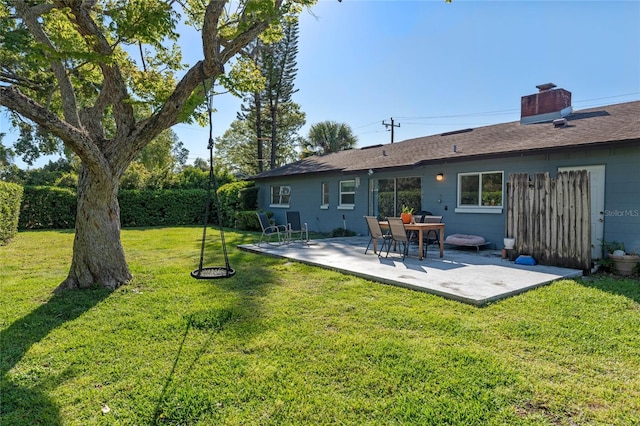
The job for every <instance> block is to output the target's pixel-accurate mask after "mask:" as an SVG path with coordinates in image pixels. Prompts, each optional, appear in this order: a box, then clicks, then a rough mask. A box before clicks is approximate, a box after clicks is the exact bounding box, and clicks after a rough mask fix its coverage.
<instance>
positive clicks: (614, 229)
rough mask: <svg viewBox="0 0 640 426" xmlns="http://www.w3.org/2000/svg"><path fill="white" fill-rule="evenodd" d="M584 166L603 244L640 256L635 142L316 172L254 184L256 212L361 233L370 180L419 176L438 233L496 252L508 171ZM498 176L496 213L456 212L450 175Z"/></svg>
mask: <svg viewBox="0 0 640 426" xmlns="http://www.w3.org/2000/svg"><path fill="white" fill-rule="evenodd" d="M588 165H604V166H605V210H604V215H603V220H604V235H603V237H604V240H605V241H614V240H615V241H621V242H624V243H625V246H626V247H627V249H629V250H637V251H639V252H640V143H635V144H626V145H617V146H612V147H602V148H594V147H589V148H584V147H582V148H578V147H576V148H575V149H569V150H563V151H562V152H550V153H540V154H532V155H522V154H519V155H512V156H504V157H495V158H486V159H482V160H467V161H457V162H442V163H440V164H430V165H425V166H421V167H415V168H407V169H399V170H390V171H380V172H378V171H376V172H375V173H374V174H373V175H369V174H368V173H360V174H352V173H339V172H337V173H336V172H333V173H332V172H329V173H317V174H306V175H294V176H281V177H274V178H267V179H260V180H258V181H257V182H256V184H257V185H258V186H259V187H260V191H259V208H261V209H264V210H268V211H272V212H273V213H274V218H275V220H276V223H279V224H284V223H285V212H286V211H287V210H291V211H299V212H300V214H301V218H302V220H303V221H304V222H307V223H308V226H309V230H310V231H316V232H324V233H326V232H329V231H331V230H333V229H335V228H342V227H343V226H346V228H347V229H350V230H352V231H355V232H356V233H358V234H361V235H367V233H368V230H367V226H366V223H365V221H364V219H363V216H364V215H367V214H374V215H375V214H377V212H375V211H373V212H372V211H370V205H369V181H370V179H380V178H385V179H386V178H395V177H420V178H421V180H422V208H423V210H428V211H430V212H431V213H433V214H434V215H442V216H443V222H445V224H446V225H445V227H446V228H445V229H446V234H447V235H450V234H455V233H464V234H475V235H482V236H483V237H485V239H487V240H488V241H491V242H493V243H494V244H495V245H496V246H497V247H501V244H502V239H503V238H504V236H505V218H506V214H505V208H504V206H505V205H506V199H505V197H506V181H507V180H508V176H509V174H510V173H529V174H531V175H533V174H534V173H540V172H549V173H550V174H551V176H552V177H555V175H556V173H557V171H558V168H559V167H574V166H588ZM486 171H501V172H503V173H504V182H503V208H502V210H501V211H500V212H498V213H463V212H456V207H457V197H458V194H457V191H458V174H459V173H469V172H486ZM438 173H443V174H444V180H443V181H441V182H437V181H436V179H435V177H436V174H438ZM349 179H356V181H359V185H358V186H357V188H356V194H355V205H354V208H353V209H347V210H343V209H340V208H339V183H340V181H342V180H349ZM322 182H326V183H328V184H329V187H330V192H329V197H330V201H329V205H328V206H327V208H324V209H323V208H321V184H322ZM273 185H289V186H290V187H291V199H290V204H289V206H288V207H286V208H283V207H271V206H270V187H271V186H273Z"/></svg>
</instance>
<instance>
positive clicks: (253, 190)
mask: <svg viewBox="0 0 640 426" xmlns="http://www.w3.org/2000/svg"><path fill="white" fill-rule="evenodd" d="M259 190H260V188H258V187H257V186H255V183H253V182H251V186H247V187H246V188H242V189H241V190H240V191H239V193H238V196H239V198H240V209H242V210H256V209H257V208H258V191H259Z"/></svg>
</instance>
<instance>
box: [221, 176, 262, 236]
mask: <svg viewBox="0 0 640 426" xmlns="http://www.w3.org/2000/svg"><path fill="white" fill-rule="evenodd" d="M253 185H254V183H253V182H246V181H240V182H231V183H227V184H224V185H222V186H221V187H220V188H218V200H219V201H220V212H221V214H222V221H223V224H224V226H230V227H233V225H234V221H235V220H236V218H235V212H237V211H239V210H246V209H243V208H242V206H241V204H242V203H241V202H240V191H241V190H242V189H244V188H248V187H250V186H253Z"/></svg>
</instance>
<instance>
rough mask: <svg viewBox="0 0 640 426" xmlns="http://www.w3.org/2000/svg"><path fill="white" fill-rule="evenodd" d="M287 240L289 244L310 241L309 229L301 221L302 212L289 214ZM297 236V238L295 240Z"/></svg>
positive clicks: (287, 214)
mask: <svg viewBox="0 0 640 426" xmlns="http://www.w3.org/2000/svg"><path fill="white" fill-rule="evenodd" d="M286 218H287V239H288V240H289V242H292V241H296V240H300V241H301V242H303V243H306V242H308V241H309V227H308V226H307V223H306V222H304V224H303V223H302V222H301V221H300V212H287V213H286ZM294 236H295V238H294Z"/></svg>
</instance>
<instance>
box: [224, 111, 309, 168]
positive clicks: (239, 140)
mask: <svg viewBox="0 0 640 426" xmlns="http://www.w3.org/2000/svg"><path fill="white" fill-rule="evenodd" d="M252 114H253V112H251V113H249V114H248V118H247V119H245V120H235V121H234V122H232V123H231V126H230V127H229V129H227V131H225V133H224V134H223V135H222V136H220V137H218V138H216V143H215V146H216V154H215V158H216V160H215V163H216V164H218V165H221V166H223V167H224V168H226V169H227V170H229V171H230V172H231V173H234V174H236V175H240V176H243V177H246V176H252V175H255V174H257V173H260V172H261V171H262V170H261V169H260V168H259V167H258V166H259V164H262V162H261V161H256V132H255V128H254V127H253V123H254V121H253V120H252V117H253V115H252ZM304 123H305V115H304V113H303V112H301V111H300V106H299V105H298V104H296V103H295V102H287V103H284V104H281V105H280V107H279V113H278V129H277V132H278V134H277V140H278V141H280V143H279V144H278V147H277V151H278V152H277V157H276V167H278V166H281V165H283V164H287V163H291V162H293V161H296V160H297V159H298V150H297V148H298V147H299V146H301V145H302V140H301V138H300V136H298V131H299V130H300V128H301V127H302V126H303V125H304ZM264 148H265V149H264V150H263V152H264V153H265V155H266V156H267V157H269V158H270V157H271V145H270V144H268V145H266V146H265V147H264Z"/></svg>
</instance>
